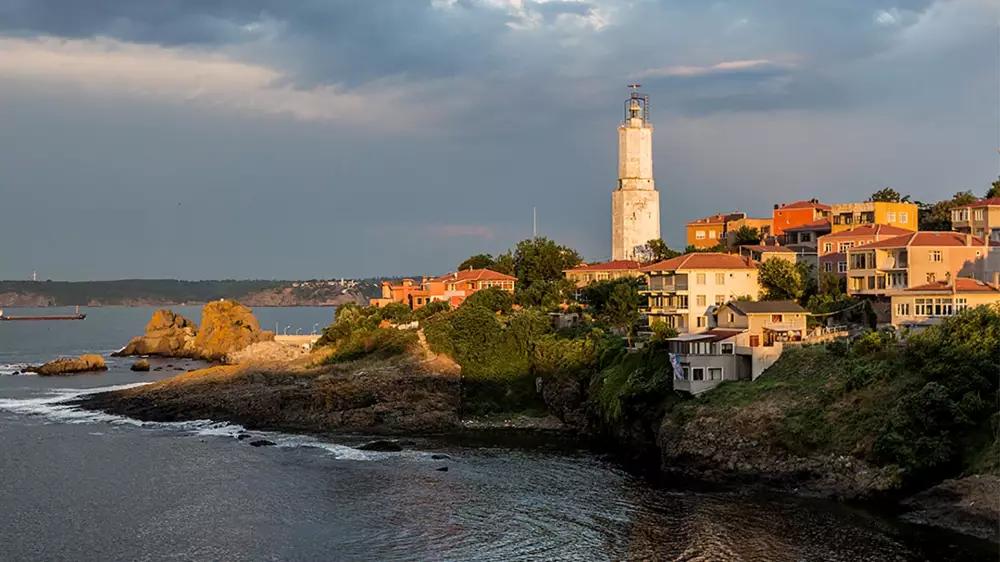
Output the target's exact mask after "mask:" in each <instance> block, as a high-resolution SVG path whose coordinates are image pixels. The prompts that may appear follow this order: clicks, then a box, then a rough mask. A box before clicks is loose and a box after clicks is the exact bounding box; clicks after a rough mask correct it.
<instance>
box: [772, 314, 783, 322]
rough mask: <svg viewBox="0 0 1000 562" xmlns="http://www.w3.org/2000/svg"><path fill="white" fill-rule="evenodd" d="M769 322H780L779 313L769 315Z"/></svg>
mask: <svg viewBox="0 0 1000 562" xmlns="http://www.w3.org/2000/svg"><path fill="white" fill-rule="evenodd" d="M771 322H772V323H774V324H781V315H780V314H772V315H771Z"/></svg>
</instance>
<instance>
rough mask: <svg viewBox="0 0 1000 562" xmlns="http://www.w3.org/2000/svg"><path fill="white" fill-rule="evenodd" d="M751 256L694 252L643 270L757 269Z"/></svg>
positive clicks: (657, 263) (648, 266)
mask: <svg viewBox="0 0 1000 562" xmlns="http://www.w3.org/2000/svg"><path fill="white" fill-rule="evenodd" d="M756 268H757V264H756V263H755V262H754V261H753V260H751V259H750V258H744V257H742V256H738V255H735V254H720V253H716V252H692V253H690V254H684V255H683V256H677V257H676V258H670V259H669V260H663V261H661V262H656V263H654V264H651V265H647V266H645V267H643V268H642V270H643V271H673V270H676V269H756Z"/></svg>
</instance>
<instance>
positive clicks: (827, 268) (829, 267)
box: [823, 262, 833, 273]
mask: <svg viewBox="0 0 1000 562" xmlns="http://www.w3.org/2000/svg"><path fill="white" fill-rule="evenodd" d="M823 271H825V272H827V273H830V272H832V271H833V262H823Z"/></svg>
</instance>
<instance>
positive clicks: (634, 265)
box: [563, 260, 642, 271]
mask: <svg viewBox="0 0 1000 562" xmlns="http://www.w3.org/2000/svg"><path fill="white" fill-rule="evenodd" d="M641 265H642V264H641V263H639V262H637V261H632V260H612V261H606V262H601V263H583V264H580V265H578V266H576V267H572V268H570V269H564V270H563V271H628V270H630V269H639V267H640V266H641Z"/></svg>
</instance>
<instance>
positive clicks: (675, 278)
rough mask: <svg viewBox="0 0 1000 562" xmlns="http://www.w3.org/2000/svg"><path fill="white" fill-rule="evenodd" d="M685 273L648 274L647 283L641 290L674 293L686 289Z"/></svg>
mask: <svg viewBox="0 0 1000 562" xmlns="http://www.w3.org/2000/svg"><path fill="white" fill-rule="evenodd" d="M687 290H688V280H687V275H670V276H667V277H662V276H650V278H649V283H648V284H647V285H646V288H645V289H644V290H643V292H645V293H676V292H677V291H687Z"/></svg>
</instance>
